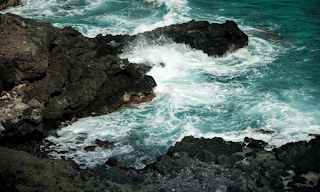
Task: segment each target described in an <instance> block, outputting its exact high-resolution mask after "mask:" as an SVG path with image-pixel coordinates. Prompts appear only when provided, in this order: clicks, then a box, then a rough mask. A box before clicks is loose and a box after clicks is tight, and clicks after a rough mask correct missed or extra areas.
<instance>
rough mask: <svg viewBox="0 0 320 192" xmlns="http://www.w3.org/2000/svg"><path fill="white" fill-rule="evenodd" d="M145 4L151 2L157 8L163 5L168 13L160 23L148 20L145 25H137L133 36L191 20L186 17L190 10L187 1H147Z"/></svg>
mask: <svg viewBox="0 0 320 192" xmlns="http://www.w3.org/2000/svg"><path fill="white" fill-rule="evenodd" d="M147 2H153V3H155V4H156V5H157V6H160V5H162V4H164V5H165V6H166V8H167V10H168V13H167V14H165V15H164V16H163V17H162V20H160V21H157V22H154V21H152V20H149V21H148V22H147V23H143V24H141V25H139V26H138V27H136V28H135V30H134V32H133V34H137V33H142V32H145V31H151V30H153V29H155V28H158V27H164V26H167V25H171V24H175V23H183V22H187V21H190V20H191V18H190V17H189V15H188V12H189V10H190V9H191V8H190V7H189V6H188V1H187V0H148V1H147Z"/></svg>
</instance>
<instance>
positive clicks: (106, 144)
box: [94, 139, 114, 149]
mask: <svg viewBox="0 0 320 192" xmlns="http://www.w3.org/2000/svg"><path fill="white" fill-rule="evenodd" d="M94 142H95V144H97V145H98V146H99V147H103V148H105V149H109V148H112V147H114V143H113V142H109V141H101V140H100V139H96V140H95V141H94Z"/></svg>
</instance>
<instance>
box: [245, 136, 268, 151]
mask: <svg viewBox="0 0 320 192" xmlns="http://www.w3.org/2000/svg"><path fill="white" fill-rule="evenodd" d="M244 142H245V143H247V144H248V145H247V147H251V148H256V149H264V148H265V147H266V146H267V145H268V143H266V142H264V141H262V140H255V139H252V138H248V137H245V138H244Z"/></svg>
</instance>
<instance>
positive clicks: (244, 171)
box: [0, 136, 320, 192]
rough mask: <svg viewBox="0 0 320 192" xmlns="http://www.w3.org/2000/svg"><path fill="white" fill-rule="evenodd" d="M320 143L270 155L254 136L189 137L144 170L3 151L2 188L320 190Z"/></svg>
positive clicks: (33, 149)
mask: <svg viewBox="0 0 320 192" xmlns="http://www.w3.org/2000/svg"><path fill="white" fill-rule="evenodd" d="M319 143H320V137H318V138H315V139H313V140H311V141H310V142H297V143H288V144H286V145H284V146H282V147H280V148H275V149H273V151H266V150H265V149H264V148H262V146H265V144H266V143H265V142H262V141H260V140H254V139H251V138H246V139H245V141H244V142H241V143H238V142H230V141H224V140H223V139H221V138H212V139H204V138H200V139H198V138H194V137H192V136H188V137H185V138H184V139H183V140H182V141H181V142H177V143H176V144H175V145H174V146H172V147H170V149H169V150H168V152H167V153H166V154H164V155H161V156H160V157H158V159H157V161H156V162H154V163H152V164H148V165H146V167H145V168H144V169H141V170H136V169H133V168H127V167H125V166H121V165H120V163H121V162H118V161H117V159H116V158H114V157H110V158H109V159H108V160H107V159H106V164H105V165H100V166H96V167H95V168H87V169H79V168H78V166H77V165H76V164H74V163H72V162H68V161H62V160H49V159H42V158H38V157H35V156H32V155H30V154H28V153H26V152H21V151H17V150H13V149H8V148H4V147H0V155H1V157H2V158H0V167H1V168H0V182H2V183H1V185H0V186H1V187H3V188H0V190H1V191H15V189H19V191H28V190H27V189H33V190H34V189H46V191H47V189H49V188H50V187H51V188H53V189H57V190H65V191H88V190H89V191H96V190H97V191H101V190H102V191H103V190H109V191H181V192H182V191H183V192H184V191H190V192H191V191H221V192H227V191H245V192H247V191H261V192H262V191H265V192H269V191H270V192H271V191H308V192H309V191H313V192H318V191H319V190H320V182H319V181H320V170H319V164H318V162H320V156H319V151H320V145H319ZM197 145H198V147H194V146H197ZM40 146H42V147H43V146H44V145H43V144H42V145H40V144H39V143H35V142H31V143H30V144H29V146H27V145H25V144H24V145H21V146H20V147H19V146H16V149H18V150H24V151H28V152H30V153H31V154H34V155H37V156H40V157H45V155H44V153H43V152H40V151H39V147H40ZM106 150H107V149H106ZM66 170H67V171H66ZM39 176H40V177H39ZM42 176H45V177H43V178H42Z"/></svg>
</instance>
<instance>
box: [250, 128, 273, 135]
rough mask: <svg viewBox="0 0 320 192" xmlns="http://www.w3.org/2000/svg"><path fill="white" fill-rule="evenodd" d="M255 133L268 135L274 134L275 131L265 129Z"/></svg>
mask: <svg viewBox="0 0 320 192" xmlns="http://www.w3.org/2000/svg"><path fill="white" fill-rule="evenodd" d="M253 132H254V133H262V134H266V135H271V134H274V131H270V130H264V129H258V130H254V131H253Z"/></svg>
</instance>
